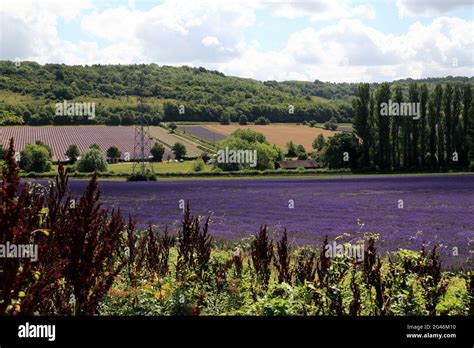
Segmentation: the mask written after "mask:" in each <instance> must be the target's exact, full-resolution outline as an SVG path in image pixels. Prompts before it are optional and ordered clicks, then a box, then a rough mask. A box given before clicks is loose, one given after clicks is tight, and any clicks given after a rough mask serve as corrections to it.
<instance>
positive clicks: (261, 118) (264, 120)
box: [255, 116, 270, 125]
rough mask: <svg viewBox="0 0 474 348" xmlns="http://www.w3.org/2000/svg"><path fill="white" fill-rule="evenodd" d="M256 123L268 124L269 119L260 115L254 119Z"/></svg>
mask: <svg viewBox="0 0 474 348" xmlns="http://www.w3.org/2000/svg"><path fill="white" fill-rule="evenodd" d="M255 124H256V125H268V124H270V120H269V119H268V118H265V117H263V116H260V117H259V118H257V119H256V120H255Z"/></svg>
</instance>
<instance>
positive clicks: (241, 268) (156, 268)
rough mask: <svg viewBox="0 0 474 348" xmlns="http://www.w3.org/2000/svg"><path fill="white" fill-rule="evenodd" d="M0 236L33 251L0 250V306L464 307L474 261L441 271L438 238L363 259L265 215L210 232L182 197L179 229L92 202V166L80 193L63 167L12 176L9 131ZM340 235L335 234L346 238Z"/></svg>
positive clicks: (214, 309)
mask: <svg viewBox="0 0 474 348" xmlns="http://www.w3.org/2000/svg"><path fill="white" fill-rule="evenodd" d="M0 222H1V226H2V229H1V234H0V242H1V243H2V244H6V243H7V242H10V243H16V244H29V243H35V244H37V245H38V246H39V259H38V261H37V262H33V261H31V260H30V259H28V258H26V259H25V258H24V259H18V258H1V259H0V299H1V301H0V314H1V315H96V314H111V315H112V314H113V315H355V316H356V315H440V314H441V315H468V314H471V315H472V314H473V312H472V311H473V305H472V304H473V302H472V301H473V295H474V279H473V278H474V277H473V275H472V273H464V272H462V271H458V272H443V271H442V268H441V264H440V261H439V257H438V254H437V251H436V247H435V248H434V249H433V250H431V251H425V250H421V251H408V250H400V251H398V252H395V253H392V254H391V255H389V256H384V257H382V256H380V255H377V249H376V240H377V235H372V234H367V235H364V237H363V238H362V239H361V240H356V241H354V240H351V241H350V242H351V243H356V244H358V245H360V244H361V243H364V245H366V248H365V251H364V254H363V259H362V260H359V259H354V258H346V257H344V256H338V257H334V258H333V257H329V256H327V254H326V253H325V252H324V251H325V246H326V245H327V243H328V241H327V239H326V240H325V241H324V244H323V245H322V247H321V248H320V249H316V248H313V247H298V248H297V247H293V246H291V245H289V243H288V239H287V235H286V232H285V233H283V235H282V236H280V237H279V238H278V240H275V241H273V240H272V238H271V237H270V234H269V233H268V231H267V228H266V227H265V226H262V227H261V228H260V230H259V231H258V233H257V234H256V235H255V236H251V237H249V238H248V239H247V240H243V241H242V242H240V243H238V244H237V245H228V244H226V243H225V242H219V241H216V240H214V239H213V238H212V237H211V236H210V234H209V219H202V218H200V217H193V216H191V212H190V209H189V206H188V207H186V210H185V212H184V215H183V221H182V225H181V228H180V229H179V230H178V231H177V233H170V232H169V231H168V230H167V229H164V230H157V229H155V228H153V227H151V226H150V227H149V228H148V229H146V230H140V229H139V228H138V227H137V222H136V221H134V219H133V218H129V219H127V220H125V218H124V217H123V216H122V215H121V214H120V212H119V211H111V212H109V211H106V210H104V209H102V208H101V204H100V190H99V188H98V186H97V177H96V176H94V177H93V178H92V179H91V181H90V183H89V185H88V187H87V188H86V190H85V191H84V193H83V195H82V197H81V198H80V199H76V198H75V197H73V196H71V194H70V193H69V191H68V177H67V175H66V173H65V171H64V168H63V167H59V169H58V176H57V177H56V179H55V181H54V182H52V183H50V185H49V187H48V189H47V190H45V189H44V188H43V187H38V186H34V185H28V184H27V185H24V186H20V179H19V168H18V165H17V163H16V161H15V158H14V149H13V142H12V143H11V145H10V148H9V151H8V153H7V155H6V157H5V168H4V170H3V172H2V184H1V191H0ZM349 237H350V236H347V235H344V236H341V238H339V239H338V242H340V243H343V242H348V240H347V238H349Z"/></svg>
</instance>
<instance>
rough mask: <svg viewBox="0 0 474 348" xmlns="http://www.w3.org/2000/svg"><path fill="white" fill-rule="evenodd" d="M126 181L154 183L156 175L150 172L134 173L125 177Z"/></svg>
mask: <svg viewBox="0 0 474 348" xmlns="http://www.w3.org/2000/svg"><path fill="white" fill-rule="evenodd" d="M127 181H156V175H155V174H154V173H150V172H146V173H145V174H142V173H134V174H131V175H129V176H128V177H127Z"/></svg>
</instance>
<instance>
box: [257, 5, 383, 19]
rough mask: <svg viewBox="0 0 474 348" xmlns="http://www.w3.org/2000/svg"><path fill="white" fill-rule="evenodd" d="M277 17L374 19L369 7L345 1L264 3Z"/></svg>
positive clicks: (373, 13) (371, 8) (372, 11)
mask: <svg viewBox="0 0 474 348" xmlns="http://www.w3.org/2000/svg"><path fill="white" fill-rule="evenodd" d="M264 4H265V6H267V7H268V8H269V9H271V10H272V11H273V13H274V14H275V15H277V16H281V17H287V18H292V19H294V18H300V17H309V18H310V19H311V20H313V21H317V20H331V19H337V18H351V17H359V18H368V19H373V18H375V10H374V9H373V7H372V6H370V5H365V4H364V5H352V4H351V3H350V1H347V0H332V1H327V0H313V1H301V0H287V1H275V2H264Z"/></svg>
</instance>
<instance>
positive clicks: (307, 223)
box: [71, 175, 474, 267]
mask: <svg viewBox="0 0 474 348" xmlns="http://www.w3.org/2000/svg"><path fill="white" fill-rule="evenodd" d="M86 184H87V183H86V182H84V181H73V182H71V187H72V190H73V191H75V192H77V193H79V192H82V190H83V189H84V188H85V186H86ZM101 188H102V191H103V199H104V204H105V205H106V206H108V207H112V206H115V207H120V208H121V210H122V211H123V212H125V213H127V214H128V213H131V214H132V215H134V216H135V217H137V218H138V220H139V222H140V223H141V224H149V223H151V224H154V225H159V226H164V225H168V226H170V227H172V228H173V229H174V228H176V226H178V221H179V219H180V218H181V213H182V212H181V210H180V209H179V207H178V205H179V200H189V201H190V204H191V208H192V210H193V213H195V214H199V215H210V216H211V217H212V225H211V228H210V230H211V233H212V234H213V235H214V236H215V237H218V238H223V239H226V240H239V239H241V238H243V237H248V236H249V235H251V234H254V233H256V232H257V230H258V227H259V225H260V224H267V225H269V226H270V227H271V230H273V231H276V234H278V232H281V231H282V230H283V229H284V228H285V227H286V228H287V229H288V232H289V236H290V240H291V241H292V242H293V243H294V244H298V245H303V244H317V245H319V244H320V242H321V240H322V238H323V237H324V236H325V235H328V236H329V237H330V238H334V237H337V236H339V235H342V234H344V233H349V234H351V237H354V238H357V237H358V236H361V235H362V234H363V233H365V232H373V233H379V234H380V236H381V237H380V238H381V239H380V243H379V246H380V247H381V249H382V250H385V251H388V250H396V249H398V248H400V247H406V248H418V247H420V245H421V243H422V242H427V243H430V244H431V245H433V244H434V243H437V244H441V246H442V248H441V254H442V255H443V263H444V265H445V266H455V267H457V266H459V265H462V266H466V265H468V264H469V262H470V261H469V260H468V256H469V249H470V247H469V245H468V243H469V239H470V240H471V241H474V175H449V176H446V175H445V176H411V177H408V176H404V177H376V178H375V177H365V178H345V179H344V178H341V179H339V178H338V179H290V180H286V179H285V180H282V179H262V180H220V181H219V180H212V181H211V180H203V181H176V182H174V181H166V182H111V181H102V182H101ZM290 200H293V201H294V208H293V209H290V208H289V201H290ZM399 200H402V201H403V208H399V205H400V202H399ZM351 237H349V239H350V238H351ZM471 243H472V242H471ZM453 247H457V248H458V249H459V255H458V256H453V255H452V254H453V253H452V248H453Z"/></svg>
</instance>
